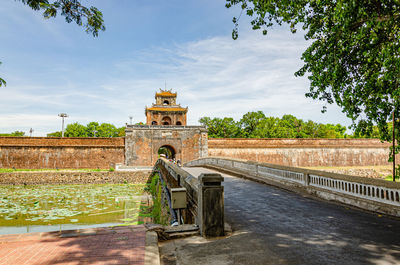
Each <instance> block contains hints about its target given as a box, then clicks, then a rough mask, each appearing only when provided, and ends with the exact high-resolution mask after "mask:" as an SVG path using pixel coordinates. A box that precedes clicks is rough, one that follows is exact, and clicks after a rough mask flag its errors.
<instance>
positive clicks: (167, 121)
mask: <svg viewBox="0 0 400 265" xmlns="http://www.w3.org/2000/svg"><path fill="white" fill-rule="evenodd" d="M161 124H162V125H171V118H170V117H168V116H166V117H163V118H162V120H161Z"/></svg>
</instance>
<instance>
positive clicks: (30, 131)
mask: <svg viewBox="0 0 400 265" xmlns="http://www.w3.org/2000/svg"><path fill="white" fill-rule="evenodd" d="M29 133H30V134H31V136H30V137H32V133H33V129H32V128H31V129H30V130H29Z"/></svg>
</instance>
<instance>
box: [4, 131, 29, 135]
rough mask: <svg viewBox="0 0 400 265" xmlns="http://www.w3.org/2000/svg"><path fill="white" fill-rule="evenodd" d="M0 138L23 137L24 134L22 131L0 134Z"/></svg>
mask: <svg viewBox="0 0 400 265" xmlns="http://www.w3.org/2000/svg"><path fill="white" fill-rule="evenodd" d="M0 136H25V133H24V132H22V131H15V132H12V133H0Z"/></svg>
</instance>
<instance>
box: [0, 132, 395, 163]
mask: <svg viewBox="0 0 400 265" xmlns="http://www.w3.org/2000/svg"><path fill="white" fill-rule="evenodd" d="M179 127H180V128H179ZM179 127H170V128H162V127H160V129H158V130H154V129H149V128H144V127H143V128H142V129H139V130H136V131H135V132H133V131H131V132H129V131H127V137H126V139H125V138H46V137H0V168H12V167H15V168H27V169H35V168H60V169H61V168H101V169H108V168H109V167H110V164H113V163H123V164H124V163H125V164H128V165H138V166H139V165H143V166H152V165H153V164H154V163H155V161H156V160H157V157H158V155H157V151H158V148H160V147H161V146H163V145H169V146H171V147H173V148H174V149H175V151H176V157H177V159H181V160H182V162H187V161H190V160H193V159H196V158H199V157H204V156H206V155H207V154H208V155H209V156H223V157H231V158H241V159H247V160H253V161H258V162H265V163H272V164H279V165H286V166H295V167H317V166H372V165H388V164H389V163H388V162H387V160H388V154H389V146H390V144H388V143H381V142H380V141H379V140H377V139H213V138H210V139H207V132H206V131H202V129H199V128H197V129H196V128H195V126H193V129H188V128H190V127H192V126H179ZM128 130H129V128H128ZM125 145H126V147H125ZM207 146H208V148H207ZM397 161H400V157H398V158H397Z"/></svg>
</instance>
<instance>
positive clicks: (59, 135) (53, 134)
mask: <svg viewBox="0 0 400 265" xmlns="http://www.w3.org/2000/svg"><path fill="white" fill-rule="evenodd" d="M61 136H62V133H61V131H59V132H53V133H48V134H47V137H61Z"/></svg>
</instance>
